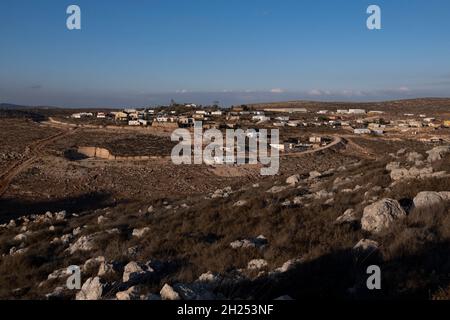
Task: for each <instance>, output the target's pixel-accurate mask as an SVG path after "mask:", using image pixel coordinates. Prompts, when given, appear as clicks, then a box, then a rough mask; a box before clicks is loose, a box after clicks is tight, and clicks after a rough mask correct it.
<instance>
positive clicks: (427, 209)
mask: <svg viewBox="0 0 450 320" xmlns="http://www.w3.org/2000/svg"><path fill="white" fill-rule="evenodd" d="M449 241H450V147H449V146H439V147H435V148H433V149H431V150H429V151H428V152H417V151H415V150H407V149H402V150H398V151H397V152H394V153H391V154H389V155H386V156H385V157H380V158H378V159H377V160H372V159H367V160H361V161H353V162H349V163H348V164H347V165H344V166H339V167H336V168H331V169H329V170H327V171H324V172H319V171H312V172H310V173H309V174H295V173H294V174H292V175H286V176H279V177H277V178H276V179H275V180H267V181H265V180H263V181H262V182H261V183H257V184H250V185H242V186H241V187H240V188H235V189H233V188H231V187H225V188H222V189H218V190H216V191H215V192H212V193H210V194H200V195H197V196H195V197H191V198H188V199H186V200H179V199H178V200H176V199H175V198H171V197H167V198H165V199H160V200H158V201H154V202H152V203H143V202H131V203H118V204H117V205H116V206H114V207H108V208H101V209H97V210H87V211H84V212H81V213H71V212H53V213H52V212H47V213H43V214H37V215H26V216H22V217H20V218H17V219H15V220H11V221H10V222H8V223H5V224H3V225H1V226H0V254H1V256H2V258H1V260H0V298H11V297H15V298H17V299H24V298H35V299H118V300H128V299H141V300H142V299H146V300H148V299H151V300H158V299H167V300H175V299H186V300H191V299H249V298H255V299H275V298H281V299H289V298H292V299H300V298H303V297H321V298H323V297H332V298H333V297H343V298H398V297H408V298H420V299H429V298H434V299H441V298H447V299H448V298H450V287H449V282H450V279H449V278H448V275H449V274H450V260H449V257H450V254H449V253H450V252H449V251H450V249H449V248H450V246H449ZM371 264H377V265H379V266H380V268H381V271H382V290H380V291H377V292H372V291H369V290H367V289H366V286H365V283H366V279H367V274H366V268H367V266H368V265H371ZM72 265H77V266H79V267H80V269H81V275H82V288H81V290H69V289H67V287H66V285H65V284H66V279H67V277H68V274H67V267H69V266H72Z"/></svg>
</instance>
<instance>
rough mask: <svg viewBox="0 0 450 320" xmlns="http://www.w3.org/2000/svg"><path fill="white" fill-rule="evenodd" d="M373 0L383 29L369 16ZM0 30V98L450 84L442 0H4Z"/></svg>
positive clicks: (276, 97)
mask: <svg viewBox="0 0 450 320" xmlns="http://www.w3.org/2000/svg"><path fill="white" fill-rule="evenodd" d="M70 4H77V5H79V6H80V7H81V11H82V30H80V31H69V30H67V28H66V18H67V14H66V8H67V6H68V5H70ZM370 4H377V5H379V6H380V7H381V10H382V30H376V31H369V30H368V29H367V28H366V19H367V17H368V15H367V14H366V9H367V7H368V6H369V5H370ZM0 39H1V43H2V45H1V48H0V102H10V103H19V104H30V105H57V106H68V107H78V106H82V107H93V106H114V107H118V106H139V105H151V104H158V103H167V102H169V101H170V99H171V98H173V99H175V100H176V101H179V102H197V103H204V104H207V103H211V102H212V101H214V100H219V101H221V102H222V104H224V105H229V104H234V103H250V102H257V101H280V100H292V99H313V100H352V101H367V100H383V99H393V98H409V97H418V96H441V97H442V96H450V58H449V57H450V1H447V0H428V1H425V0H395V1H376V0H374V1H365V0H345V1H344V0H342V1H335V0H328V1H325V0H305V1H300V0H139V1H137V0H136V1H125V0H72V1H65V0H53V1H52V0H40V1H35V0H0Z"/></svg>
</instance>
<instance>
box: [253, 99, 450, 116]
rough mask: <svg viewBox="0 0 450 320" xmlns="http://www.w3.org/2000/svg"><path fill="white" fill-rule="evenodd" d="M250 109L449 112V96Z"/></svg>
mask: <svg viewBox="0 0 450 320" xmlns="http://www.w3.org/2000/svg"><path fill="white" fill-rule="evenodd" d="M249 107H250V108H251V109H264V108H272V109H276V108H307V109H309V110H319V109H327V110H336V109H349V108H353V109H357V108H361V109H367V110H381V111H391V112H392V111H395V112H412V113H417V112H444V113H448V112H450V98H418V99H408V100H393V101H381V102H342V101H338V102H320V101H285V102H269V103H256V104H250V105H249Z"/></svg>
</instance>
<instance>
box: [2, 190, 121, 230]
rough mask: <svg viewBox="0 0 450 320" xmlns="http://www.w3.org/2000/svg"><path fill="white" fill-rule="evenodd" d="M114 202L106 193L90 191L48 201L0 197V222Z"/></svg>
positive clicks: (72, 210) (86, 208)
mask: <svg viewBox="0 0 450 320" xmlns="http://www.w3.org/2000/svg"><path fill="white" fill-rule="evenodd" d="M115 205H116V203H115V201H114V200H112V199H111V196H110V194H108V193H99V192H92V193H87V194H84V195H81V196H77V197H68V198H64V199H54V200H48V201H24V200H20V199H9V198H1V199H0V223H5V222H8V221H9V220H11V219H17V218H19V217H21V216H24V215H30V214H43V213H45V212H47V211H50V212H59V211H63V210H66V211H67V212H69V213H79V212H83V211H86V210H96V209H101V208H106V207H112V206H115Z"/></svg>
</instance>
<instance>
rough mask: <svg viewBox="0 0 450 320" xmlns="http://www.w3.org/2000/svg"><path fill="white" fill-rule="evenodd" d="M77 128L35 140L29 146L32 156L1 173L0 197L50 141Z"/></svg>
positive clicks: (40, 154) (37, 157)
mask: <svg viewBox="0 0 450 320" xmlns="http://www.w3.org/2000/svg"><path fill="white" fill-rule="evenodd" d="M75 130H76V129H70V130H67V129H66V130H64V131H62V132H60V133H57V134H55V135H53V136H51V137H47V138H44V139H41V140H38V141H36V142H33V143H32V144H31V145H29V146H28V148H29V150H30V152H29V153H30V158H28V159H26V160H24V161H19V162H16V163H15V164H13V165H12V166H10V167H9V168H8V169H6V171H5V172H4V173H3V174H1V175H0V197H2V196H3V194H4V193H5V192H6V190H8V187H9V185H10V183H11V181H13V179H14V178H15V177H16V176H17V175H19V174H20V173H21V172H23V171H24V170H26V169H28V168H29V167H30V165H31V164H32V163H33V162H35V161H36V160H37V159H39V157H40V156H42V154H43V152H42V149H43V148H44V147H45V146H46V145H48V144H49V143H52V142H54V141H56V140H58V139H60V138H63V137H65V136H67V135H69V134H71V133H72V132H74V131H75Z"/></svg>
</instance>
